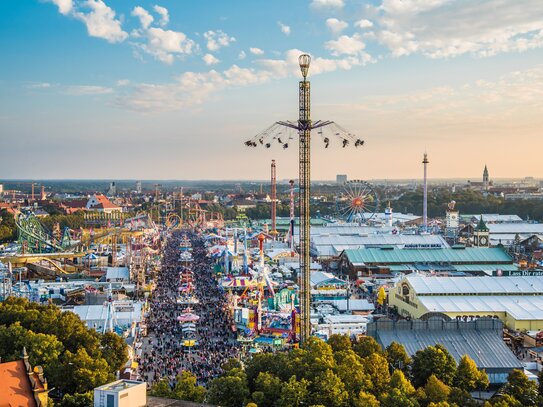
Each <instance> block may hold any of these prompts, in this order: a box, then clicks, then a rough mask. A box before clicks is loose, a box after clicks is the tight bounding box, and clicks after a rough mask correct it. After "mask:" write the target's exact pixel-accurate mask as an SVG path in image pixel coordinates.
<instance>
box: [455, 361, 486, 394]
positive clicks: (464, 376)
mask: <svg viewBox="0 0 543 407" xmlns="http://www.w3.org/2000/svg"><path fill="white" fill-rule="evenodd" d="M453 383H454V385H455V386H456V387H458V388H460V389H463V390H466V391H473V390H475V389H486V388H487V387H488V384H489V381H488V376H487V374H486V373H485V372H484V371H479V370H478V369H477V365H476V364H475V362H474V361H473V359H471V358H470V357H469V356H468V355H464V356H462V359H460V363H458V368H457V369H456V375H455V377H454V381H453Z"/></svg>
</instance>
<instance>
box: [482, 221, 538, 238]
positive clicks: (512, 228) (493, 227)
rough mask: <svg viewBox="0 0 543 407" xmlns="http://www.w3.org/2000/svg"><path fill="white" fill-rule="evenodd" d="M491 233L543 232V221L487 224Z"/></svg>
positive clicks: (520, 233)
mask: <svg viewBox="0 0 543 407" xmlns="http://www.w3.org/2000/svg"><path fill="white" fill-rule="evenodd" d="M487 227H488V229H489V231H490V234H491V235H493V234H494V235H495V234H517V233H518V234H519V235H522V234H524V235H526V234H532V235H537V234H543V223H491V224H488V225H487Z"/></svg>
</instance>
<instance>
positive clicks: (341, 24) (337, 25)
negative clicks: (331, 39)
mask: <svg viewBox="0 0 543 407" xmlns="http://www.w3.org/2000/svg"><path fill="white" fill-rule="evenodd" d="M326 26H327V27H328V29H329V30H330V31H332V33H334V34H339V33H340V32H342V31H343V30H344V29H346V28H347V27H348V26H349V24H347V23H346V22H345V21H342V20H338V19H337V18H329V19H327V20H326Z"/></svg>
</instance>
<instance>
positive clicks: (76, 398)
mask: <svg viewBox="0 0 543 407" xmlns="http://www.w3.org/2000/svg"><path fill="white" fill-rule="evenodd" d="M93 402H94V394H93V392H92V391H89V392H87V393H76V394H65V395H64V397H62V400H61V401H60V403H58V404H55V406H58V407H88V406H92V405H93Z"/></svg>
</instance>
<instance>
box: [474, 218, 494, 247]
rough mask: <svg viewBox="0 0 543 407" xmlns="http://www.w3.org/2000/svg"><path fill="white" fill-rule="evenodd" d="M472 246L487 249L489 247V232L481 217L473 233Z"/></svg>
mask: <svg viewBox="0 0 543 407" xmlns="http://www.w3.org/2000/svg"><path fill="white" fill-rule="evenodd" d="M473 245H474V246H475V247H489V246H490V240H489V230H488V227H487V226H486V224H485V222H484V221H483V217H482V216H481V219H480V220H479V223H478V224H477V227H476V228H475V230H474V231H473Z"/></svg>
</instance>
